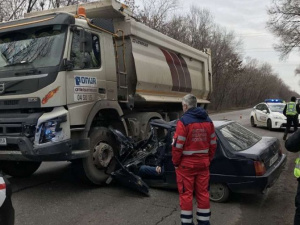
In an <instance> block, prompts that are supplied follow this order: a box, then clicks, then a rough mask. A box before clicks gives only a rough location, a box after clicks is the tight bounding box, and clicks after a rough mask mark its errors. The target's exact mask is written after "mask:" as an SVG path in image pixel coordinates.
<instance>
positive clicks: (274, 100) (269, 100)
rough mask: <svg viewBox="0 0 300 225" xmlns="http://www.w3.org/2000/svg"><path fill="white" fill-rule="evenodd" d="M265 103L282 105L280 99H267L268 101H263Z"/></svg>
mask: <svg viewBox="0 0 300 225" xmlns="http://www.w3.org/2000/svg"><path fill="white" fill-rule="evenodd" d="M265 102H269V103H272V102H273V103H283V100H282V99H279V98H268V99H265Z"/></svg>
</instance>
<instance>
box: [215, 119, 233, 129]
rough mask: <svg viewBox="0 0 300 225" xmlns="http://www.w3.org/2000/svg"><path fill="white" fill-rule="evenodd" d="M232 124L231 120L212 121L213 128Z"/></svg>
mask: <svg viewBox="0 0 300 225" xmlns="http://www.w3.org/2000/svg"><path fill="white" fill-rule="evenodd" d="M233 122H234V121H232V120H214V121H213V123H214V126H215V128H218V127H223V126H224V125H227V124H230V123H233Z"/></svg>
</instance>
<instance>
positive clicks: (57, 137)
mask: <svg viewBox="0 0 300 225" xmlns="http://www.w3.org/2000/svg"><path fill="white" fill-rule="evenodd" d="M66 121H67V116H61V117H57V118H54V119H51V120H48V121H46V122H44V123H42V124H41V125H40V126H39V128H38V131H37V134H38V135H39V144H43V143H47V142H58V141H61V140H63V138H64V133H63V129H62V128H61V127H60V125H61V123H63V122H66Z"/></svg>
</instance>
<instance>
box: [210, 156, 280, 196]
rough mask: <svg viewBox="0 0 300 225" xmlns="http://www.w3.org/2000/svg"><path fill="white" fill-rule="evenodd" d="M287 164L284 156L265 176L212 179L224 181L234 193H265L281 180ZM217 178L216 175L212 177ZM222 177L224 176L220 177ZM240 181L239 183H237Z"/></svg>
mask: <svg viewBox="0 0 300 225" xmlns="http://www.w3.org/2000/svg"><path fill="white" fill-rule="evenodd" d="M285 164H286V155H285V154H283V155H282V156H281V158H280V160H278V161H277V162H276V163H274V165H272V167H270V168H269V169H268V171H267V172H266V173H265V174H264V175H263V176H247V177H238V176H223V177H222V178H221V179H220V178H216V177H214V178H211V180H212V181H213V180H215V179H218V180H219V181H218V182H221V180H222V181H223V182H222V183H226V184H227V186H228V187H229V189H230V190H231V191H232V192H234V193H246V194H257V193H263V192H264V191H265V190H266V189H267V188H270V187H271V186H273V185H274V183H275V182H276V180H277V179H278V178H279V176H280V174H281V172H282V170H283V168H284V166H285ZM212 176H216V175H212ZM218 176H222V175H218ZM237 180H238V181H237Z"/></svg>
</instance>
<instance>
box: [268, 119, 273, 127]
mask: <svg viewBox="0 0 300 225" xmlns="http://www.w3.org/2000/svg"><path fill="white" fill-rule="evenodd" d="M267 127H268V129H269V130H273V127H272V121H271V120H270V119H268V121H267Z"/></svg>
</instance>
